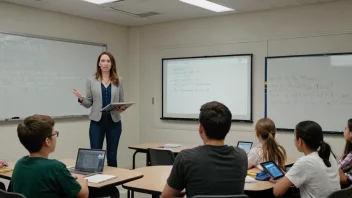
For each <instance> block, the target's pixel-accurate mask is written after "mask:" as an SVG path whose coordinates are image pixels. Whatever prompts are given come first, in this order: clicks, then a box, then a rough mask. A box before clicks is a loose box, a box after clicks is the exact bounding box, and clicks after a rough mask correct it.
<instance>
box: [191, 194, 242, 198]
mask: <svg viewBox="0 0 352 198" xmlns="http://www.w3.org/2000/svg"><path fill="white" fill-rule="evenodd" d="M215 197H217V198H249V197H248V196H247V195H244V194H243V195H197V196H194V197H193V198H215Z"/></svg>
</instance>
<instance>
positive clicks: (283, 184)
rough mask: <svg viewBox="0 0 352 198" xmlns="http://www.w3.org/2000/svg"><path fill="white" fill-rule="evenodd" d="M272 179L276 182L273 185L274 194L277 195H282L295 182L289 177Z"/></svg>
mask: <svg viewBox="0 0 352 198" xmlns="http://www.w3.org/2000/svg"><path fill="white" fill-rule="evenodd" d="M270 181H271V182H273V183H275V185H274V187H273V194H274V196H275V197H281V196H282V195H284V194H285V192H286V191H287V190H288V189H289V188H290V187H291V186H292V185H293V183H292V182H291V181H290V180H289V179H287V177H283V178H282V179H280V180H278V181H275V180H272V179H271V180H270Z"/></svg>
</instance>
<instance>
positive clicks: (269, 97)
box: [264, 53, 352, 133]
mask: <svg viewBox="0 0 352 198" xmlns="http://www.w3.org/2000/svg"><path fill="white" fill-rule="evenodd" d="M351 78H352V53H343V54H313V55H300V56H281V57H267V58H266V64H265V83H264V84H265V117H269V118H271V119H272V120H274V122H275V124H276V127H277V128H279V129H284V130H293V129H294V128H295V126H296V124H297V123H298V122H300V121H303V120H313V121H316V122H317V123H319V124H320V125H321V126H322V128H323V130H324V131H325V132H326V133H341V132H342V131H343V129H344V127H345V126H346V123H347V120H348V119H350V118H352V87H351V82H352V81H351Z"/></svg>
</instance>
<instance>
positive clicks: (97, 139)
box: [89, 112, 122, 167]
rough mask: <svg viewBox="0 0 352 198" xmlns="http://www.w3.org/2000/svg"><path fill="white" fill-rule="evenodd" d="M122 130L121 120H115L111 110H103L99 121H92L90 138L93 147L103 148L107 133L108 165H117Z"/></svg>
mask: <svg viewBox="0 0 352 198" xmlns="http://www.w3.org/2000/svg"><path fill="white" fill-rule="evenodd" d="M121 132H122V124H121V121H119V122H114V121H113V120H112V118H111V114H110V113H109V112H103V114H102V116H101V119H100V120H99V122H96V121H94V120H91V121H90V127H89V139H90V147H91V148H92V149H102V147H103V143H104V137H105V135H106V152H107V156H106V158H107V161H108V166H112V167H117V148H118V145H119V141H120V136H121Z"/></svg>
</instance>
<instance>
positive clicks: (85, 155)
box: [69, 148, 106, 177]
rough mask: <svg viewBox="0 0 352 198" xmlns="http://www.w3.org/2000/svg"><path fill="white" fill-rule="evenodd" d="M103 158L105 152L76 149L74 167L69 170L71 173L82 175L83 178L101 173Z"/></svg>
mask: <svg viewBox="0 0 352 198" xmlns="http://www.w3.org/2000/svg"><path fill="white" fill-rule="evenodd" d="M105 156H106V151H105V150H99V149H84V148H80V149H78V154H77V160H76V165H75V167H74V168H70V169H69V170H70V172H71V173H74V174H80V175H84V176H85V177H88V176H91V175H95V174H98V173H102V172H103V170H104V163H105Z"/></svg>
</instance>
